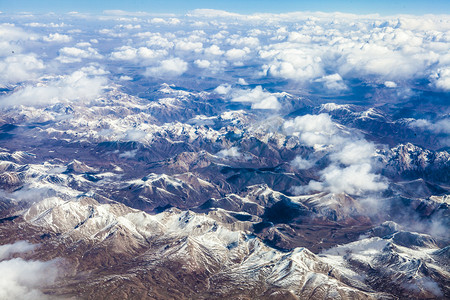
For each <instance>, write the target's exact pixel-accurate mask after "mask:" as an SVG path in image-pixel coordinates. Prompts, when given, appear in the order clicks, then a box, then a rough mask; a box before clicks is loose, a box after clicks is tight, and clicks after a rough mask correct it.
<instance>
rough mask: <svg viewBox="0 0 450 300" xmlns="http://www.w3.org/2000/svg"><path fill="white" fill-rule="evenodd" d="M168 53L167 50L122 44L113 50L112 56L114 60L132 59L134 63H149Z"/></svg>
mask: <svg viewBox="0 0 450 300" xmlns="http://www.w3.org/2000/svg"><path fill="white" fill-rule="evenodd" d="M166 55H167V51H166V50H152V49H149V48H147V47H139V48H133V47H130V46H122V47H120V48H117V49H116V51H114V52H111V55H110V57H111V59H112V60H123V61H131V62H133V63H141V64H144V65H149V64H152V63H154V62H155V61H157V60H158V59H159V58H161V57H164V56H166Z"/></svg>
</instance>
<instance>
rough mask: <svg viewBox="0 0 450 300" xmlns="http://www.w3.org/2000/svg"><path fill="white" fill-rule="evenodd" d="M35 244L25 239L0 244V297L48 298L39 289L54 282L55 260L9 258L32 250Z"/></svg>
mask: <svg viewBox="0 0 450 300" xmlns="http://www.w3.org/2000/svg"><path fill="white" fill-rule="evenodd" d="M35 248H36V245H34V244H30V243H29V242H26V241H18V242H15V243H14V244H6V245H2V246H0V274H2V276H0V299H20V300H26V299H37V300H40V299H50V298H51V297H49V296H47V295H44V294H43V293H42V292H41V291H40V290H39V289H40V288H42V287H45V286H47V285H50V284H52V283H54V281H55V280H56V277H57V274H58V268H57V265H56V264H57V260H52V261H47V262H42V261H34V260H28V261H27V260H24V259H22V258H11V256H12V255H15V254H21V253H27V252H30V251H33V250H34V249H35Z"/></svg>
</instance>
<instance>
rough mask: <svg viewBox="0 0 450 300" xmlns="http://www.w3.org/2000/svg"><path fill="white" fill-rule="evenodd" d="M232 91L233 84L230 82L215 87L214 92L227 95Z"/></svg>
mask: <svg viewBox="0 0 450 300" xmlns="http://www.w3.org/2000/svg"><path fill="white" fill-rule="evenodd" d="M230 91H231V85H229V84H221V85H219V86H218V87H216V88H215V89H214V92H215V93H217V94H219V95H226V94H228V93H229V92H230Z"/></svg>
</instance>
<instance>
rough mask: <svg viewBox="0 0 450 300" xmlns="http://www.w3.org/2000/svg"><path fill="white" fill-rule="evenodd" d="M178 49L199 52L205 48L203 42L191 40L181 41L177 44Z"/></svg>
mask: <svg viewBox="0 0 450 300" xmlns="http://www.w3.org/2000/svg"><path fill="white" fill-rule="evenodd" d="M175 49H176V50H181V51H193V52H196V53H199V52H201V51H202V50H203V43H200V42H190V41H187V42H185V41H179V42H177V43H176V44H175Z"/></svg>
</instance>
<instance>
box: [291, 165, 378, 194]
mask: <svg viewBox="0 0 450 300" xmlns="http://www.w3.org/2000/svg"><path fill="white" fill-rule="evenodd" d="M319 174H320V179H321V180H322V181H320V182H319V181H314V180H312V181H310V182H309V184H308V185H307V186H300V187H295V188H294V191H295V192H297V193H299V192H300V193H302V192H311V191H327V192H331V193H342V192H344V193H348V194H352V195H361V194H363V193H366V192H375V191H380V190H384V189H386V188H387V184H386V183H385V182H384V181H383V178H382V177H381V176H380V175H377V174H374V173H373V172H372V167H371V165H370V164H369V163H363V164H356V165H350V166H348V167H345V168H341V167H339V166H337V165H335V164H332V165H330V166H328V167H327V168H325V169H323V170H322V171H320V172H319Z"/></svg>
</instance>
